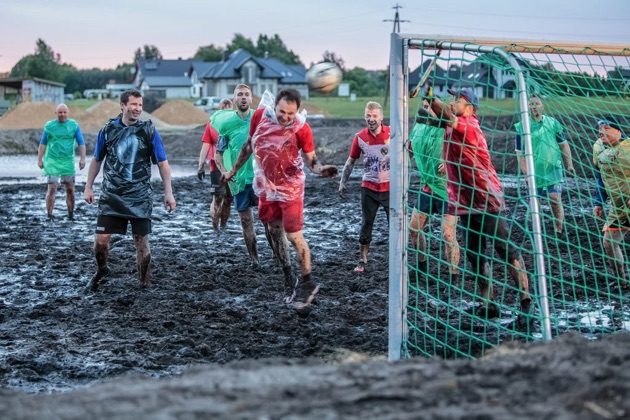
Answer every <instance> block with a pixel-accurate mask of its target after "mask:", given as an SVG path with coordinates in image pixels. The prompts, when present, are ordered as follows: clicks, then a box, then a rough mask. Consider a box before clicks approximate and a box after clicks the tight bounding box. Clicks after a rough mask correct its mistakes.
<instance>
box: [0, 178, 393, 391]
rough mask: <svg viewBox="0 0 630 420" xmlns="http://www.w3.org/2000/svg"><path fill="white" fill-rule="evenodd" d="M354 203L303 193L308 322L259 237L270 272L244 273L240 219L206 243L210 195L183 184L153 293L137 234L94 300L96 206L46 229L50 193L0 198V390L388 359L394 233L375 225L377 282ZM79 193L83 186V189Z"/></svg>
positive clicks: (313, 189)
mask: <svg viewBox="0 0 630 420" xmlns="http://www.w3.org/2000/svg"><path fill="white" fill-rule="evenodd" d="M353 181H354V183H353V188H352V192H350V193H349V194H348V196H347V199H346V200H342V199H341V198H340V197H339V196H338V195H337V193H336V191H337V185H338V184H337V181H335V180H332V181H331V180H324V179H320V178H314V177H313V178H309V179H308V180H307V191H306V200H305V207H306V210H305V237H306V239H307V241H308V242H309V244H310V247H311V251H312V259H313V261H312V265H313V275H314V278H315V279H316V280H317V281H318V282H319V283H320V284H321V291H320V294H319V298H318V300H317V305H316V306H315V309H314V310H313V311H312V313H311V314H310V316H309V317H308V318H307V319H302V318H299V317H298V316H296V314H295V313H294V311H293V310H292V309H290V308H287V307H286V306H285V305H284V304H283V303H282V291H283V275H282V270H281V268H280V267H279V265H278V264H277V263H276V261H274V260H273V259H272V252H271V249H270V248H269V246H268V245H267V243H266V239H265V236H264V231H263V229H262V225H260V224H258V225H257V233H258V248H259V253H260V256H261V265H260V268H259V269H258V270H254V269H252V268H251V267H250V265H249V264H248V262H247V261H248V259H247V257H246V255H247V254H246V249H245V245H244V242H243V239H242V235H241V231H240V222H239V219H238V215H237V214H236V212H235V211H234V210H233V212H232V215H231V218H230V221H229V224H228V229H227V231H226V232H223V233H222V234H221V235H220V236H217V235H216V234H215V233H213V232H212V231H211V225H210V221H209V198H208V197H207V191H208V188H209V185H208V184H207V183H204V184H201V183H200V182H199V181H198V180H197V179H196V178H183V179H178V180H176V181H175V182H174V191H175V195H176V198H177V200H178V208H177V210H176V211H175V212H174V213H172V214H168V213H166V212H165V211H164V210H163V207H162V206H161V205H160V200H161V196H160V188H161V187H160V184H155V185H156V190H155V194H154V195H155V204H156V206H155V209H154V216H155V217H154V219H155V220H154V229H153V234H152V235H151V248H152V257H153V263H152V265H153V284H152V285H151V287H150V288H148V289H146V290H145V289H141V288H140V286H139V281H138V280H137V277H136V276H137V273H136V264H135V249H134V247H133V243H132V240H131V237H130V235H128V236H120V235H118V236H117V235H114V236H113V237H112V242H111V250H110V268H111V270H112V274H111V275H110V276H109V277H108V282H107V283H106V284H105V285H103V286H102V288H101V290H99V291H98V292H96V293H91V292H86V291H85V289H84V286H85V285H86V283H87V282H88V281H89V279H90V278H91V276H92V274H93V273H94V270H95V262H94V260H93V253H92V244H93V239H94V234H93V232H94V227H95V220H96V206H88V205H87V204H85V203H84V202H81V201H79V200H77V203H78V208H77V210H76V212H75V218H76V220H75V221H69V220H68V219H67V218H66V216H65V200H63V196H61V195H59V196H58V199H57V203H56V207H55V214H56V215H57V218H56V220H55V221H53V222H48V221H46V220H45V217H44V215H45V208H44V201H43V198H44V194H45V186H44V185H7V186H2V187H0V188H1V189H0V194H2V197H3V198H4V202H5V206H3V207H2V208H1V209H0V221H1V222H0V223H1V224H2V226H1V229H0V230H1V232H2V233H1V234H0V235H1V237H0V240H1V241H2V243H3V248H2V271H1V272H0V317H1V318H2V319H1V321H2V322H1V323H0V346H1V347H0V348H1V353H0V361H1V363H0V385H2V386H3V387H8V388H13V389H19V390H23V391H28V392H40V391H52V390H66V389H69V388H73V387H76V386H80V385H85V384H88V383H90V382H92V381H94V380H98V379H103V378H106V377H110V376H113V375H118V374H122V373H127V372H140V373H143V374H148V375H154V376H161V375H167V374H171V373H175V372H178V371H180V370H181V369H182V368H183V367H184V366H186V365H189V364H195V363H212V362H215V363H226V362H230V361H234V360H241V359H252V358H255V359H260V358H269V357H282V358H306V357H310V356H314V357H318V358H321V359H324V360H328V359H334V358H335V357H336V355H337V354H338V353H339V352H344V351H352V352H357V353H360V354H364V355H367V356H383V355H385V354H386V352H387V330H386V325H387V222H386V218H385V216H384V213H383V214H380V215H379V217H378V218H377V223H376V226H375V231H374V243H373V247H372V252H371V258H370V263H369V265H368V271H367V272H366V273H364V274H362V275H356V274H354V273H353V272H352V269H353V268H354V266H355V263H356V261H357V260H358V230H359V225H360V212H359V185H358V184H359V182H358V179H357V180H353ZM78 190H79V191H81V190H82V187H81V186H79V187H78Z"/></svg>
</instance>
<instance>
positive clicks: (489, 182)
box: [442, 115, 503, 214]
mask: <svg viewBox="0 0 630 420" xmlns="http://www.w3.org/2000/svg"><path fill="white" fill-rule="evenodd" d="M442 152H443V158H444V162H445V163H446V173H447V176H448V184H447V190H448V199H449V209H450V211H453V212H454V214H469V213H479V212H491V213H499V212H500V211H501V209H502V208H503V188H502V187H501V182H500V181H499V177H498V176H497V172H496V170H495V169H494V165H493V164H492V160H491V159H490V153H489V151H488V144H487V143H486V138H485V136H484V135H483V132H482V131H481V127H480V126H479V121H478V120H477V117H476V116H474V115H473V116H470V117H463V116H461V117H457V127H456V128H450V127H449V128H448V129H447V131H446V136H445V139H444V147H443V149H442Z"/></svg>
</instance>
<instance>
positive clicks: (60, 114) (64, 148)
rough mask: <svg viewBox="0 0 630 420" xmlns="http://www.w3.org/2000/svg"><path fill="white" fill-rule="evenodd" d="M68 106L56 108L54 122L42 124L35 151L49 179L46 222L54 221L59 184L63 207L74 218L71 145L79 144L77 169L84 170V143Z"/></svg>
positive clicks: (61, 105)
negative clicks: (62, 196)
mask: <svg viewBox="0 0 630 420" xmlns="http://www.w3.org/2000/svg"><path fill="white" fill-rule="evenodd" d="M68 111H69V110H68V107H67V106H66V105H65V104H59V105H57V109H56V110H55V113H56V114H57V119H54V120H51V121H48V122H47V123H46V124H45V125H44V132H43V133H42V137H41V139H40V141H39V148H38V150H37V166H39V167H40V168H41V169H43V170H44V175H45V176H47V177H48V191H47V193H46V212H47V213H48V220H52V219H53V209H54V208H55V195H56V194H57V187H58V185H59V184H60V183H63V184H64V185H65V186H66V204H67V206H68V218H69V219H70V220H73V219H74V175H75V168H74V142H75V141H76V142H77V144H78V145H79V153H80V156H81V157H80V160H79V169H83V168H84V167H85V141H84V140H83V134H82V133H81V129H80V128H79V124H78V123H77V122H76V121H75V120H73V119H70V118H68Z"/></svg>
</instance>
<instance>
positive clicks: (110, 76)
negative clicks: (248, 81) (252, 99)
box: [10, 33, 387, 97]
mask: <svg viewBox="0 0 630 420" xmlns="http://www.w3.org/2000/svg"><path fill="white" fill-rule="evenodd" d="M239 48H242V49H244V50H245V51H247V52H249V53H250V54H252V56H254V57H267V56H268V57H274V58H276V59H278V60H280V61H282V62H284V63H286V64H304V63H302V61H301V60H300V57H299V56H298V55H297V54H296V53H295V52H293V51H292V50H291V49H289V48H288V47H287V46H286V44H285V43H284V41H283V40H282V39H281V38H280V36H278V35H277V34H275V35H273V36H268V35H264V34H260V35H259V36H258V39H257V40H256V42H254V41H253V40H251V39H250V38H247V37H245V36H243V35H241V34H238V33H237V34H235V35H234V37H233V38H232V41H231V42H229V43H228V44H227V45H226V46H225V47H222V46H217V45H214V44H209V45H205V46H200V47H199V48H197V51H196V52H195V55H194V56H193V57H191V58H192V59H194V60H200V61H221V60H223V59H225V58H226V57H227V55H229V54H230V53H232V52H234V51H236V50H237V49H239ZM141 58H144V59H158V60H159V59H163V58H164V57H163V56H162V53H161V52H160V50H159V48H158V47H157V46H155V45H143V46H142V47H139V48H137V49H136V50H135V52H134V56H133V59H132V62H127V63H121V64H119V65H117V66H116V68H113V69H100V68H91V69H77V68H76V67H75V66H73V65H72V64H69V63H64V62H62V60H61V55H60V54H59V53H58V52H55V51H54V50H53V48H52V47H51V46H50V45H48V44H47V43H46V42H45V41H44V40H43V39H41V38H40V39H38V40H37V41H36V43H35V51H34V52H33V53H32V54H27V55H25V56H24V57H22V58H20V60H18V62H17V63H16V64H15V65H14V66H13V68H12V69H11V72H10V77H39V78H42V79H47V80H52V81H55V82H61V83H64V84H65V85H66V92H68V93H74V94H75V97H80V96H81V92H83V91H84V90H86V89H95V88H96V89H99V88H104V87H105V85H106V84H107V83H110V81H115V82H116V83H130V82H131V81H132V80H133V76H134V73H135V63H136V61H137V60H138V59H141ZM321 61H329V62H333V63H335V64H337V65H338V66H339V67H340V68H341V70H342V72H343V79H344V82H347V83H349V84H350V91H351V92H353V93H356V94H357V95H358V96H375V95H381V94H384V92H385V85H386V83H387V71H386V70H377V71H371V70H366V69H364V68H361V67H354V68H352V69H347V68H346V66H345V62H344V60H343V58H341V57H339V56H338V55H336V54H335V53H334V52H330V51H325V52H324V53H323V54H322V59H321ZM311 64H313V63H310V64H309V66H310V65H311ZM307 67H308V66H307Z"/></svg>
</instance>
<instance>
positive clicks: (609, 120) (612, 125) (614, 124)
mask: <svg viewBox="0 0 630 420" xmlns="http://www.w3.org/2000/svg"><path fill="white" fill-rule="evenodd" d="M597 125H607V126H608V127H610V128H614V129H617V130H619V131H621V127H620V126H619V123H617V121H616V120H615V119H614V118H612V117H606V118H603V119H601V120H599V121H597Z"/></svg>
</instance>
